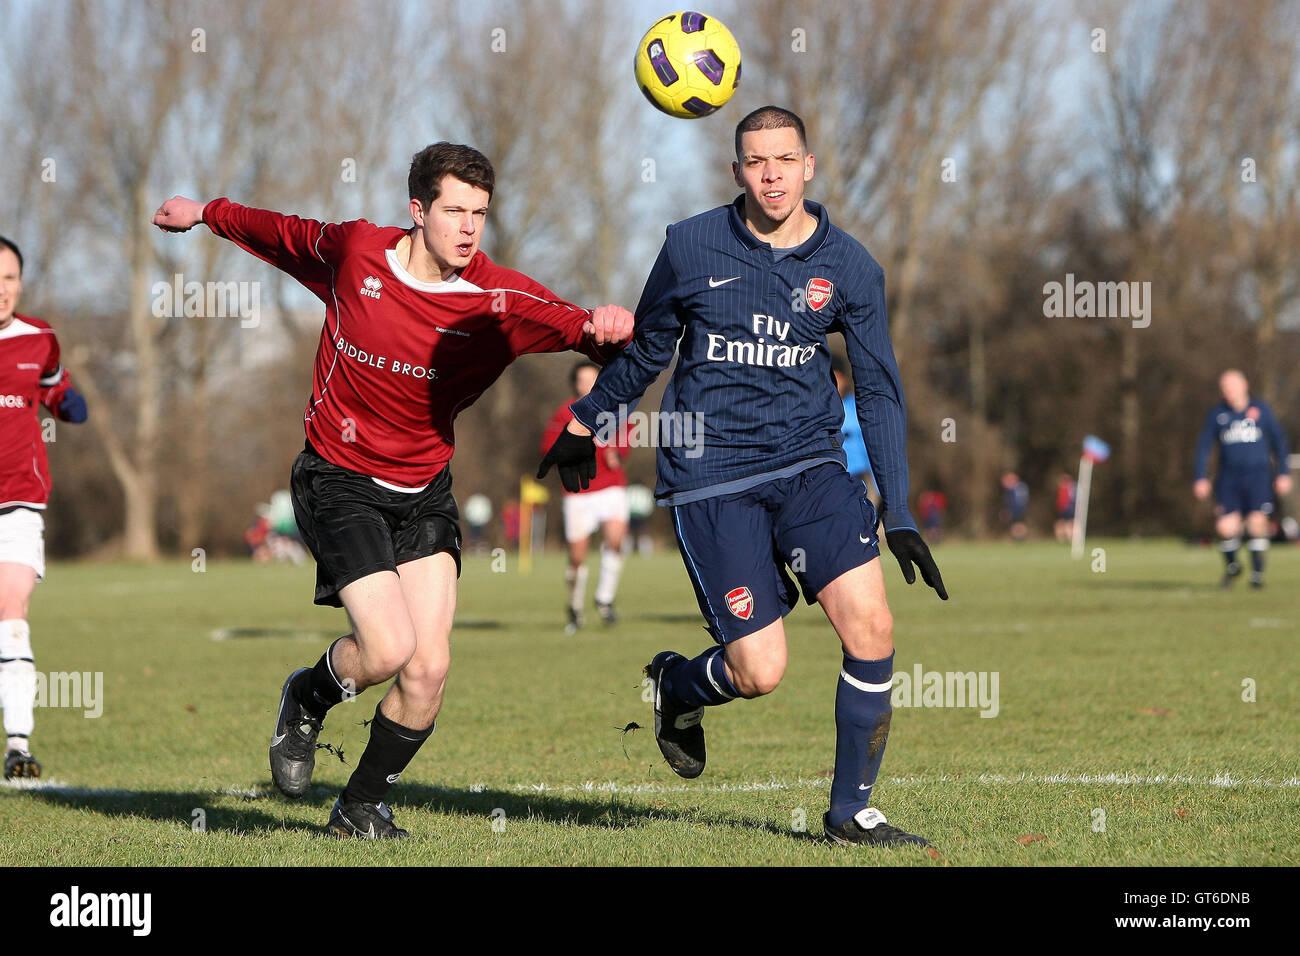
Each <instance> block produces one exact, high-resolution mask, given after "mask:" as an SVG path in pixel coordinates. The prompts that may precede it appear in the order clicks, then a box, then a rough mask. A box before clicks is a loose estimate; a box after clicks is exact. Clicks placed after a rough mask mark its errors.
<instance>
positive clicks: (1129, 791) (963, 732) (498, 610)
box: [0, 541, 1300, 866]
mask: <svg viewBox="0 0 1300 956" xmlns="http://www.w3.org/2000/svg"><path fill="white" fill-rule="evenodd" d="M1096 546H1100V547H1104V548H1105V552H1106V554H1105V559H1106V570H1105V571H1104V573H1099V572H1096V571H1093V570H1092V569H1091V566H1090V565H1091V562H1089V561H1081V562H1077V563H1075V562H1072V561H1071V560H1070V559H1069V557H1068V556H1067V555H1066V554H1065V553H1064V551H1063V550H1062V549H1060V548H1058V547H1056V546H1054V545H1048V544H1045V543H1037V544H1028V545H1022V546H1015V545H1011V544H984V545H970V544H958V543H954V544H948V545H943V546H941V547H940V548H938V549H936V558H937V560H938V561H939V563H940V566H941V568H942V570H943V574H944V578H945V580H946V582H947V585H948V589H949V592H950V593H951V595H952V600H951V601H949V602H947V603H946V604H945V603H942V602H940V601H939V600H937V599H936V598H935V597H934V595H933V594H932V593H931V592H929V591H928V590H925V589H923V588H922V587H921V586H920V585H919V584H918V585H917V586H915V587H912V588H908V587H907V586H906V585H904V584H903V583H902V580H901V578H900V576H899V573H898V568H897V564H896V563H895V562H894V561H893V559H892V558H891V557H888V556H887V557H886V561H887V564H886V568H885V570H886V580H887V582H888V585H889V588H890V598H891V604H892V607H893V609H894V613H895V618H896V641H897V645H898V653H897V658H896V669H897V670H898V671H904V672H908V673H909V674H910V673H911V672H912V670H913V668H914V665H916V664H917V663H920V664H921V665H922V666H923V668H924V670H926V671H941V672H947V671H961V672H965V671H976V672H981V671H983V672H996V673H997V675H998V680H999V683H998V691H999V697H998V712H997V715H996V716H995V717H990V718H984V717H981V716H980V715H979V712H978V709H976V708H972V707H965V708H957V707H947V708H939V707H896V709H895V712H894V721H893V732H892V735H891V737H890V740H889V746H888V750H887V752H886V755H885V763H884V768H883V770H882V774H881V782H880V783H879V785H878V786H877V789H876V800H875V802H876V804H877V805H878V806H880V807H881V808H882V809H883V810H884V811H885V812H886V813H887V814H888V815H889V817H890V819H891V821H892V822H895V823H897V824H898V825H900V826H903V827H904V828H906V829H910V830H912V831H914V832H918V833H921V834H924V835H925V836H927V837H928V838H929V839H930V840H931V841H932V842H933V844H934V845H935V847H936V849H937V855H934V854H929V853H927V852H925V851H918V850H891V851H871V850H858V851H853V850H843V849H836V848H832V847H829V846H827V845H825V844H824V843H823V842H821V841H820V839H817V837H819V836H820V830H821V827H820V819H821V813H822V811H823V810H824V809H825V806H826V803H827V800H828V795H829V786H830V779H829V774H830V767H831V764H832V762H833V747H834V725H833V700H834V693H835V686H836V684H835V682H836V678H837V674H838V667H839V650H838V642H837V641H836V640H835V638H834V637H833V635H832V633H831V631H830V629H829V626H828V625H827V623H826V622H825V618H824V617H823V616H822V614H821V612H820V610H819V609H817V608H809V607H801V608H799V609H798V610H796V611H795V612H794V613H793V614H792V615H791V617H790V618H789V619H788V628H789V637H790V644H791V659H790V667H789V671H788V673H787V676H786V679H785V682H784V683H783V685H782V686H781V687H780V688H779V689H778V690H777V692H776V693H775V694H774V695H772V696H770V697H768V698H766V699H763V700H759V701H738V702H735V703H733V704H730V705H728V706H727V707H724V708H720V709H715V710H711V711H709V712H708V713H707V715H706V718H705V727H706V728H707V731H708V743H709V766H708V769H707V770H706V771H705V773H704V775H703V776H702V777H700V778H699V779H698V780H696V781H691V782H687V781H683V780H680V779H678V778H677V777H675V776H674V775H673V774H672V773H671V772H670V771H669V770H668V768H667V766H666V765H665V764H664V763H663V762H662V760H661V758H660V756H659V752H658V749H657V748H656V746H655V743H654V739H653V736H652V734H651V732H650V731H647V730H640V731H633V732H632V733H630V734H628V735H627V736H626V738H623V737H622V736H621V735H620V733H619V730H618V728H622V727H623V726H624V725H626V724H627V723H628V722H629V721H636V722H638V723H640V724H642V725H643V726H647V727H649V726H652V725H653V719H652V716H651V713H650V706H649V705H648V704H646V703H644V702H643V701H642V698H641V686H640V680H641V667H642V665H644V664H645V662H646V661H648V660H649V658H650V657H651V656H652V654H653V653H654V652H655V651H658V650H661V649H663V648H676V649H678V650H681V651H683V652H689V653H694V652H697V651H699V650H701V649H703V648H704V647H705V646H706V645H707V642H708V639H707V636H706V635H705V633H704V631H703V630H702V628H701V622H700V619H699V615H698V612H697V610H696V608H695V604H694V600H693V598H692V596H691V593H690V587H689V584H688V582H687V580H686V576H685V573H684V572H683V570H682V568H681V565H680V562H679V560H678V558H677V556H676V554H674V553H671V552H669V553H660V554H658V555H655V556H653V557H649V558H636V559H633V560H630V561H629V563H628V565H627V571H626V574H625V578H624V585H623V590H622V593H621V595H620V600H619V606H620V611H621V613H622V618H623V619H622V622H621V623H620V624H619V625H618V626H617V627H615V628H613V629H608V630H605V629H602V628H601V627H600V626H599V625H598V624H597V625H595V626H592V625H590V624H589V625H588V628H587V629H586V630H585V631H582V632H580V633H579V634H577V635H575V636H572V637H570V636H566V635H565V634H564V632H563V629H562V627H561V623H562V613H561V609H562V604H563V598H562V595H561V583H560V581H561V577H560V559H559V557H558V556H548V557H547V558H545V559H543V560H542V561H541V562H540V564H539V565H538V567H536V568H535V569H534V571H533V573H532V575H530V576H527V577H525V576H521V575H520V574H519V573H517V571H516V569H515V564H514V561H513V558H511V560H510V562H509V570H508V571H507V572H506V573H503V574H498V573H493V572H492V571H491V569H490V565H489V559H488V558H486V557H477V558H469V559H467V560H466V567H465V574H464V577H463V578H462V586H461V599H460V611H459V614H458V620H457V628H456V630H455V631H454V632H453V638H452V640H453V652H452V658H453V666H452V675H451V679H450V682H449V687H448V693H447V700H446V704H445V706H444V709H443V712H442V715H441V717H440V718H439V721H438V729H437V732H436V733H435V735H434V736H433V738H432V739H431V741H430V742H429V743H428V744H427V745H426V746H425V747H424V749H423V750H422V751H421V753H420V755H419V756H418V757H417V758H416V760H415V762H414V763H413V764H412V766H411V768H410V769H409V770H408V771H407V773H406V775H405V776H404V777H403V780H402V782H401V783H400V784H399V785H398V786H396V787H395V788H394V790H393V791H392V793H391V795H390V803H391V804H392V805H393V807H394V810H395V812H396V814H397V819H398V822H399V823H400V824H401V825H403V826H405V827H406V828H407V829H409V830H410V831H411V832H412V834H413V836H414V838H413V839H411V840H407V841H402V842H401V843H400V844H383V845H375V844H366V843H362V842H359V841H358V842H353V843H339V842H337V841H334V840H331V839H329V838H326V837H323V836H321V835H319V829H320V827H321V825H322V824H323V823H324V821H325V818H326V816H327V814H328V811H329V807H330V805H331V803H332V802H333V799H334V796H335V793H336V791H337V790H338V789H339V788H340V787H341V786H342V785H343V784H344V782H345V781H346V779H347V777H348V774H349V773H350V769H351V766H352V765H353V763H354V761H355V759H356V757H358V756H359V755H360V753H361V750H362V748H363V746H364V741H365V736H364V735H365V731H364V730H363V728H362V727H361V726H360V722H361V721H362V720H363V719H364V718H368V717H370V715H371V713H372V711H373V709H374V705H375V702H376V701H377V699H378V691H377V690H372V691H370V692H368V693H367V694H365V695H363V696H362V697H361V698H360V700H359V702H358V703H356V704H347V705H344V706H341V707H339V708H337V709H336V710H335V711H333V712H332V713H331V716H330V718H329V720H328V721H327V723H326V726H325V730H324V732H323V734H322V737H321V739H322V741H326V742H329V743H330V744H332V745H334V746H335V747H340V748H341V749H342V750H343V752H344V757H345V759H346V760H347V765H346V766H345V765H344V764H342V763H340V762H339V760H338V759H337V758H336V757H334V756H331V755H329V754H327V753H326V752H324V751H321V752H320V754H319V758H318V762H317V770H316V777H315V780H316V784H317V785H316V786H315V788H314V790H313V792H312V794H311V795H310V796H309V797H308V798H306V799H303V800H301V801H298V802H291V801H288V800H286V799H284V798H282V797H280V796H279V795H278V793H276V792H275V791H274V788H273V787H272V786H271V783H270V774H269V771H268V769H267V763H266V761H267V756H266V746H267V741H268V738H269V736H270V733H271V725H272V721H273V710H274V707H275V704H276V700H277V695H278V691H279V688H280V684H281V682H282V680H283V679H284V676H285V675H286V674H287V673H288V672H289V671H290V670H291V669H292V668H294V667H299V666H303V665H306V664H310V663H311V662H313V661H314V660H315V659H316V658H317V657H318V656H319V654H320V653H321V650H322V649H323V648H324V647H325V645H326V643H327V641H328V640H330V639H331V638H332V637H333V636H335V635H336V634H337V633H340V632H341V630H342V628H343V626H344V618H343V615H342V612H339V611H332V610H327V609H320V608H314V607H313V606H312V605H311V603H310V593H311V584H312V575H313V571H312V569H311V568H310V567H304V568H289V567H255V566H253V565H251V564H248V563H242V562H213V563H210V564H209V565H208V568H207V570H206V571H205V572H203V573H194V572H192V571H191V569H190V564H189V562H188V561H177V562H176V563H173V564H166V565H161V566H154V567H143V566H131V565H94V564H60V565H56V566H54V567H53V568H51V570H50V572H49V580H48V581H47V582H46V583H44V584H42V585H40V586H39V587H38V589H37V592H36V595H35V597H34V599H33V606H32V613H31V621H32V631H33V644H34V647H35V649H36V664H37V668H38V670H39V671H41V672H44V673H49V672H70V671H79V672H90V673H95V672H102V674H103V700H102V715H101V716H99V717H97V718H87V717H85V716H83V712H82V709H74V708H67V707H61V708H45V709H41V710H38V711H37V724H36V734H35V736H34V738H33V750H34V751H35V753H36V754H37V756H38V757H39V758H40V759H41V761H42V762H43V764H44V767H45V775H44V778H43V779H42V780H41V781H39V783H38V784H37V785H36V786H33V787H26V788H25V787H20V786H18V785H10V784H7V785H4V786H0V864H3V865H64V866H79V865H88V864H97V865H131V866H152V865H228V864H239V865H267V866H288V865H303V864H316V865H318V864H325V865H332V864H375V863H378V864H385V865H391V864H489V865H498V864H660V865H662V864H677V865H683V864H778V865H790V864H794V865H861V864H866V865H872V864H888V865H918V866H970V865H1038V864H1055V865H1062V864H1067V865H1087V866H1095V865H1155V864H1162V865H1292V866H1294V865H1296V864H1298V863H1300V780H1298V779H1297V741H1298V740H1300V653H1297V650H1298V649H1300V644H1298V641H1300V603H1298V602H1297V599H1296V593H1297V590H1298V589H1300V552H1298V551H1296V549H1294V548H1279V549H1275V550H1274V551H1273V552H1272V553H1271V564H1270V569H1269V580H1268V587H1267V588H1266V589H1265V590H1264V591H1262V592H1258V593H1256V592H1252V591H1250V590H1249V589H1248V588H1247V587H1246V586H1245V584H1244V582H1243V583H1239V584H1238V586H1237V587H1236V588H1235V589H1234V590H1232V591H1230V592H1223V591H1220V590H1219V589H1218V588H1217V587H1216V586H1215V585H1216V583H1217V577H1218V574H1219V572H1220V562H1219V559H1218V557H1217V555H1216V554H1215V553H1213V552H1211V551H1210V550H1208V549H1190V548H1185V547H1183V546H1182V545H1179V544H1175V543H1172V542H1153V543H1130V542H1117V541H1105V542H1098V543H1097V545H1096ZM592 617H593V618H594V615H592ZM214 635H218V636H224V639H217V638H216V637H214ZM253 635H257V636H253ZM1247 678H1249V679H1250V680H1251V681H1253V682H1254V685H1255V696H1256V699H1255V701H1254V702H1247V701H1243V699H1242V698H1243V681H1245V680H1246V679H1247ZM83 703H84V702H83ZM625 746H626V756H625V754H624V747H625ZM495 811H500V812H499V813H497V816H498V825H497V827H496V828H495V829H494V827H493V819H492V818H493V814H494V812H495ZM502 814H503V815H502ZM196 820H201V821H202V822H203V823H204V824H205V829H203V830H201V831H200V830H196V829H195V827H194V824H195V821H196ZM802 821H806V832H805V829H804V828H801V827H800V823H801V822H802ZM502 823H504V827H502V826H501V824H502Z"/></svg>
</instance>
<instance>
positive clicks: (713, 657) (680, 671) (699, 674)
mask: <svg viewBox="0 0 1300 956" xmlns="http://www.w3.org/2000/svg"><path fill="white" fill-rule="evenodd" d="M660 690H661V692H662V693H663V695H664V696H665V697H667V698H668V699H669V700H670V701H671V702H672V703H674V704H676V705H677V706H678V707H679V708H681V709H682V710H694V709H695V708H697V707H716V706H717V705H718V704H725V703H726V702H727V701H729V700H733V699H735V698H737V697H739V696H740V691H738V690H736V686H735V685H734V684H732V683H731V680H730V678H728V677H727V665H726V661H725V659H724V655H723V648H722V646H721V645H719V646H717V647H710V648H709V649H708V650H707V651H705V652H704V653H703V654H701V655H700V656H699V657H696V658H695V659H693V660H689V661H685V662H683V663H680V664H678V665H677V666H676V667H670V668H669V669H668V672H667V673H666V674H664V679H663V683H662V684H661V685H660Z"/></svg>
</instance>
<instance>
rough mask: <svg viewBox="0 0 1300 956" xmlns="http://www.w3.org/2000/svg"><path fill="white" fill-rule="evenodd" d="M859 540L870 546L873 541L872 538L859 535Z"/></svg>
mask: <svg viewBox="0 0 1300 956" xmlns="http://www.w3.org/2000/svg"><path fill="white" fill-rule="evenodd" d="M858 540H859V541H861V542H862V543H863V544H870V543H871V539H870V538H864V537H863V536H862V535H858Z"/></svg>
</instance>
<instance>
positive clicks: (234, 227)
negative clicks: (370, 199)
mask: <svg viewBox="0 0 1300 956" xmlns="http://www.w3.org/2000/svg"><path fill="white" fill-rule="evenodd" d="M203 221H204V222H205V223H206V224H207V225H208V226H209V228H211V229H212V231H213V232H214V233H216V234H217V235H218V236H222V237H224V238H226V239H230V240H231V241H233V242H235V243H237V244H238V245H239V246H241V247H242V248H244V249H246V250H248V251H249V252H251V253H253V255H255V256H257V257H258V258H260V259H264V260H266V261H267V262H269V263H271V265H273V266H275V267H276V268H278V269H281V270H283V271H284V272H286V273H288V274H289V275H291V276H293V277H294V278H295V279H297V280H298V281H299V282H301V283H302V284H303V285H304V286H306V287H307V288H308V289H309V290H310V291H311V292H312V293H313V294H314V295H316V296H317V297H318V298H319V299H320V300H321V301H322V302H324V303H325V324H324V327H323V328H322V330H321V339H320V346H319V348H318V349H317V351H316V365H315V376H314V382H313V385H312V395H311V400H310V401H309V402H308V405H307V410H306V414H305V416H304V423H305V426H306V432H307V439H308V441H310V442H311V444H312V447H314V448H315V449H316V451H317V452H319V453H320V454H321V455H322V456H323V457H324V458H325V459H326V460H328V461H330V462H333V463H334V464H336V465H339V466H341V467H343V468H348V469H351V470H352V471H356V472H359V473H361V474H363V475H368V476H370V477H371V478H374V479H377V480H379V481H382V482H386V483H388V484H392V485H397V486H399V487H401V488H419V487H422V486H423V485H425V484H427V483H428V482H429V481H431V480H432V479H433V478H434V476H435V475H437V474H438V473H439V472H440V471H441V470H442V469H443V468H444V467H446V465H447V463H448V462H450V461H451V457H452V452H453V450H454V447H455V432H454V430H453V422H454V421H455V418H456V416H457V415H458V414H459V413H460V412H461V411H462V410H463V409H465V408H468V407H469V406H470V405H471V404H473V402H474V401H475V399H477V398H478V397H479V396H480V395H482V394H483V392H484V391H485V390H486V389H487V388H488V386H490V385H491V384H492V383H493V382H494V381H496V379H497V377H498V376H499V375H500V374H501V373H502V372H503V371H504V370H505V368H506V366H508V365H509V364H510V363H511V362H513V361H514V360H515V359H516V358H517V357H519V356H520V355H524V354H526V353H529V352H559V351H563V350H566V349H574V350H577V351H581V352H583V353H584V354H586V355H588V356H589V357H591V358H592V359H594V360H595V361H598V362H602V363H603V362H605V361H607V360H608V359H609V358H610V357H611V356H612V355H613V353H614V352H616V351H617V348H618V347H617V346H605V347H603V348H601V347H597V346H595V345H594V343H593V342H592V340H591V339H590V338H588V337H587V336H586V335H584V334H583V331H582V326H583V324H584V323H585V322H586V321H587V320H588V319H589V318H590V317H591V313H590V312H589V311H588V310H586V309H582V308H579V307H578V306H575V305H572V304H570V303H568V302H564V301H563V300H561V299H559V298H557V297H556V296H555V295H554V294H553V293H552V292H551V291H550V290H549V289H547V288H546V287H545V286H543V285H541V284H540V283H538V282H534V281H533V280H532V279H530V278H528V277H527V276H525V275H523V274H521V273H519V272H515V271H514V270H512V269H505V268H502V267H501V266H498V265H496V264H495V263H493V262H492V260H491V259H489V258H488V257H487V256H486V255H484V254H483V253H482V252H477V253H475V255H474V257H473V258H472V259H471V260H470V261H469V264H468V265H467V266H466V267H465V268H464V269H462V270H461V271H460V273H459V274H458V275H456V276H454V277H452V278H451V279H449V280H447V281H445V282H422V281H420V280H418V279H416V278H415V277H414V276H412V275H411V274H410V273H408V272H407V271H406V269H405V268H404V267H403V266H402V264H401V262H400V261H399V258H398V256H397V254H396V252H395V247H396V246H397V242H398V240H399V239H401V238H402V237H403V236H404V235H406V231H405V230H403V229H400V228H398V227H396V226H389V227H381V226H376V225H374V224H372V223H369V222H367V221H365V220H364V219H362V220H356V221H353V222H344V223H322V222H317V221H316V220H313V219H300V218H298V217H297V216H285V215H282V214H280V213H276V212H270V211H268V210H264V209H253V208H250V207H247V206H240V205H238V204H237V203H232V202H230V201H228V200H226V199H214V200H213V201H212V202H210V203H208V204H207V206H206V207H205V208H204V210H203Z"/></svg>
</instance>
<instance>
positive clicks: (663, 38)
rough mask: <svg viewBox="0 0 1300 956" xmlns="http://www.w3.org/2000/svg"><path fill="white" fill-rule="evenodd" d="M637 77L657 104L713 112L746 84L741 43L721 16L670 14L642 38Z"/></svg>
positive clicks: (693, 115)
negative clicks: (741, 57) (741, 76)
mask: <svg viewBox="0 0 1300 956" xmlns="http://www.w3.org/2000/svg"><path fill="white" fill-rule="evenodd" d="M636 82H637V85H638V86H640V87H641V92H642V93H644V94H645V98H646V99H648V100H649V101H650V102H651V104H652V105H653V106H654V107H655V109H659V110H663V112H665V113H667V114H668V115H669V116H677V117H680V118H682V119H699V118H700V117H701V116H708V115H709V114H710V113H712V112H713V111H714V110H716V109H717V108H718V107H720V106H721V105H722V104H724V103H725V102H727V100H729V99H731V94H732V93H734V92H736V87H737V86H739V85H740V47H739V46H738V45H737V43H736V38H735V37H733V36H732V35H731V31H730V30H728V29H727V28H726V27H725V26H723V25H722V21H721V20H718V19H717V18H715V17H706V16H705V15H704V14H702V13H692V12H690V11H683V12H681V13H672V14H669V15H668V16H666V17H664V18H663V19H661V20H659V21H658V22H657V23H656V24H655V25H654V26H652V27H651V28H650V29H649V30H647V31H646V34H645V36H643V37H642V38H641V42H640V43H639V44H637V48H636Z"/></svg>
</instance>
